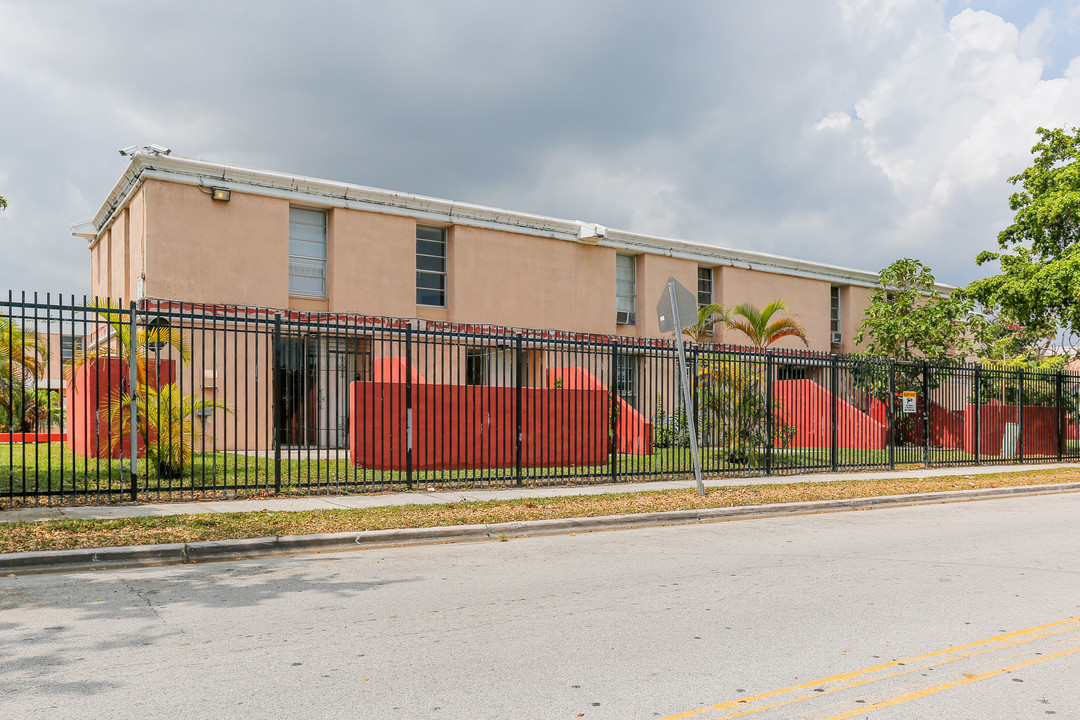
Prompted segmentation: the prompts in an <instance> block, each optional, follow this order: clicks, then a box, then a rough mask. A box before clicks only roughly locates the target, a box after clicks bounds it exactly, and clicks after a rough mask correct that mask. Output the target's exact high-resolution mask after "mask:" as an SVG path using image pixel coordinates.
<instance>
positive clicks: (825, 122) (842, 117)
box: [814, 110, 851, 130]
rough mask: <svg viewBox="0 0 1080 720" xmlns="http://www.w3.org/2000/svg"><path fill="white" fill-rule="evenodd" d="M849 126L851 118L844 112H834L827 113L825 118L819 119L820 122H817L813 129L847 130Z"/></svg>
mask: <svg viewBox="0 0 1080 720" xmlns="http://www.w3.org/2000/svg"><path fill="white" fill-rule="evenodd" d="M849 125H851V116H850V115H848V114H847V113H846V112H840V111H839V110H837V111H836V112H831V113H829V114H828V115H826V116H825V117H823V118H821V120H818V122H817V124H816V125H814V129H815V130H847V128H848V126H849Z"/></svg>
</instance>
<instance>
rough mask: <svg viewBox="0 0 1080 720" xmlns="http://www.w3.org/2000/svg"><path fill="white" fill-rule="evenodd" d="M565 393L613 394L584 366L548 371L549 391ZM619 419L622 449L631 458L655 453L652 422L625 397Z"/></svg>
mask: <svg viewBox="0 0 1080 720" xmlns="http://www.w3.org/2000/svg"><path fill="white" fill-rule="evenodd" d="M558 381H562V382H561V385H562V388H563V389H564V390H583V389H590V390H602V391H603V392H605V393H607V392H609V389H608V386H607V385H605V384H604V383H602V382H600V381H599V380H598V379H597V378H596V376H595V375H593V374H592V373H591V372H589V371H588V370H586V369H585V368H581V367H562V368H552V369H550V370H548V371H547V384H548V387H549V388H553V387H556V385H558V384H560V383H559V382H558ZM618 407H619V420H618V435H619V444H618V450H619V452H621V453H627V454H631V455H649V454H651V453H652V436H653V433H652V421H651V420H649V419H648V418H647V417H645V415H643V414H642V413H641V412H640V411H638V410H637V409H636V408H634V407H633V406H632V405H630V403H628V402H626V401H625V400H623V399H622V398H619V400H618Z"/></svg>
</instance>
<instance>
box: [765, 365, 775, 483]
mask: <svg viewBox="0 0 1080 720" xmlns="http://www.w3.org/2000/svg"><path fill="white" fill-rule="evenodd" d="M772 366H773V358H772V353H770V352H766V353H765V474H766V475H772V454H773V445H774V444H775V440H773V383H772Z"/></svg>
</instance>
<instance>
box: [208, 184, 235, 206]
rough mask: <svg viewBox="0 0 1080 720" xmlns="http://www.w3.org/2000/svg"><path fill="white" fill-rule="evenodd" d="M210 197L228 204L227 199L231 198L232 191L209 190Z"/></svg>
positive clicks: (226, 189)
mask: <svg viewBox="0 0 1080 720" xmlns="http://www.w3.org/2000/svg"><path fill="white" fill-rule="evenodd" d="M210 197H212V198H214V199H215V200H220V201H222V202H229V199H230V198H231V197H232V191H231V190H229V189H228V188H219V187H216V188H210Z"/></svg>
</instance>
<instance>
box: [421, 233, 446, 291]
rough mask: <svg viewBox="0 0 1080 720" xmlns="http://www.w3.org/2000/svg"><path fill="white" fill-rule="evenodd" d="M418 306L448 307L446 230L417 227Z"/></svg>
mask: <svg viewBox="0 0 1080 720" xmlns="http://www.w3.org/2000/svg"><path fill="white" fill-rule="evenodd" d="M416 304H417V305H433V306H435V307H446V230H445V228H436V227H424V226H423V225H417V226H416Z"/></svg>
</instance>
